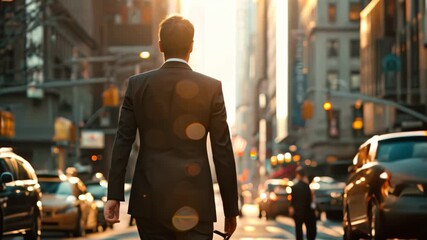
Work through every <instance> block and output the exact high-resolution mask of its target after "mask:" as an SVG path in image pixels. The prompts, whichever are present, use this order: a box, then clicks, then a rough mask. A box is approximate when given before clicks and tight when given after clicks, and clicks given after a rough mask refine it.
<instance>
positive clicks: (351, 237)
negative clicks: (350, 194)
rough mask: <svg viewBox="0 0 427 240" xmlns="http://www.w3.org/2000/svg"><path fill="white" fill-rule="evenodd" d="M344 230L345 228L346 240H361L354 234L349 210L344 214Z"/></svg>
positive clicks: (344, 237)
mask: <svg viewBox="0 0 427 240" xmlns="http://www.w3.org/2000/svg"><path fill="white" fill-rule="evenodd" d="M343 228H344V235H343V239H344V240H358V239H359V238H358V237H357V236H356V235H355V234H354V233H353V231H352V229H351V222H350V215H349V214H348V209H347V208H346V209H345V210H344V214H343Z"/></svg>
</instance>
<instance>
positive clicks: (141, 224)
mask: <svg viewBox="0 0 427 240" xmlns="http://www.w3.org/2000/svg"><path fill="white" fill-rule="evenodd" d="M135 220H136V226H137V228H138V233H139V237H140V238H141V240H212V238H213V222H199V223H198V224H197V225H196V226H195V227H194V228H192V229H190V230H188V231H178V230H175V229H171V228H169V227H167V226H165V225H164V224H162V223H160V222H158V221H156V220H153V219H146V218H140V217H135Z"/></svg>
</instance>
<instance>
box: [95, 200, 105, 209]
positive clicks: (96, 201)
mask: <svg viewBox="0 0 427 240" xmlns="http://www.w3.org/2000/svg"><path fill="white" fill-rule="evenodd" d="M95 204H96V207H97V208H103V207H104V202H103V201H101V200H95Z"/></svg>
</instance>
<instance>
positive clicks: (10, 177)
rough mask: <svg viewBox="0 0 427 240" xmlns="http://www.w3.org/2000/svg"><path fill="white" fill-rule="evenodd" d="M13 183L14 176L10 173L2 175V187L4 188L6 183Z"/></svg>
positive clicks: (0, 179)
mask: <svg viewBox="0 0 427 240" xmlns="http://www.w3.org/2000/svg"><path fill="white" fill-rule="evenodd" d="M12 181H13V175H12V173H10V172H4V173H2V174H1V175H0V185H1V186H3V185H4V184H6V183H9V182H12Z"/></svg>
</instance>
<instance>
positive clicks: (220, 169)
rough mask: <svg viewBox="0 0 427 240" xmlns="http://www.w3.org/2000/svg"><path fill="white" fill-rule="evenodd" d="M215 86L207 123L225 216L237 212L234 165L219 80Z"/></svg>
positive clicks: (236, 213)
mask: <svg viewBox="0 0 427 240" xmlns="http://www.w3.org/2000/svg"><path fill="white" fill-rule="evenodd" d="M218 83H219V84H218V85H217V86H216V87H215V93H214V98H213V102H212V109H213V110H212V112H211V120H210V125H209V132H210V140H211V146H212V153H213V161H214V164H215V171H216V175H217V180H218V184H219V188H220V193H221V198H222V202H223V207H224V215H225V216H226V217H234V216H237V215H238V214H239V207H238V193H237V176H236V165H235V161H234V154H233V148H232V144H231V139H230V132H229V128H228V124H227V113H226V109H225V104H224V97H223V94H222V87H221V82H218Z"/></svg>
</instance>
